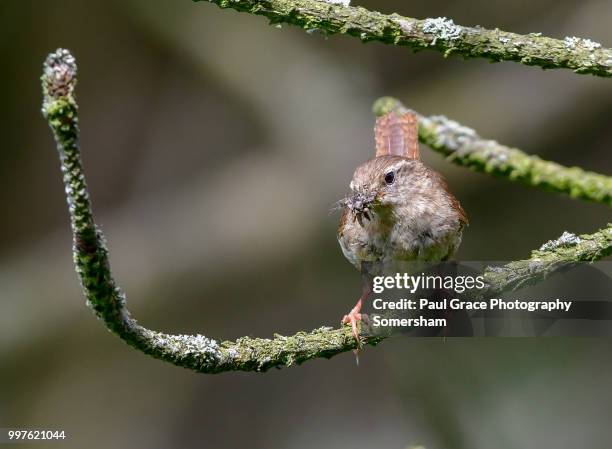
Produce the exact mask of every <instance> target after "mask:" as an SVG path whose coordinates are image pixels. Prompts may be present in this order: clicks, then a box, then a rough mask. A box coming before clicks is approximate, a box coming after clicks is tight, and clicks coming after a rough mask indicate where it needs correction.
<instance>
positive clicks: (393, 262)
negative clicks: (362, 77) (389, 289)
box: [338, 111, 468, 342]
mask: <svg viewBox="0 0 612 449" xmlns="http://www.w3.org/2000/svg"><path fill="white" fill-rule="evenodd" d="M375 137H376V156H375V157H374V158H373V159H370V160H369V161H366V162H364V163H363V164H361V165H360V166H359V167H357V169H356V170H355V173H354V175H353V179H352V181H351V183H350V189H351V194H350V195H349V196H348V197H346V198H344V199H342V200H340V201H339V202H338V204H339V206H341V207H342V215H341V217H340V225H339V228H338V242H339V243H340V247H341V248H342V252H343V253H344V257H346V258H347V259H348V260H349V262H351V263H352V264H353V265H354V266H355V267H356V268H357V269H358V270H359V271H360V272H361V273H362V276H363V278H364V281H365V282H364V289H363V294H362V295H361V297H360V298H359V300H358V301H357V304H356V305H355V307H353V309H352V310H351V311H350V312H349V313H348V314H347V315H345V316H344V318H343V319H342V323H343V324H347V323H350V324H351V326H352V330H353V335H354V336H355V339H356V340H357V342H359V331H358V323H359V322H360V321H362V319H365V318H366V317H365V315H363V314H362V313H361V307H362V304H363V302H364V301H365V299H367V297H368V296H369V294H370V292H371V285H370V283H371V277H372V276H375V275H380V274H383V273H392V272H397V271H398V268H399V267H402V264H405V263H406V262H412V261H419V262H440V261H445V260H447V259H449V258H451V257H452V256H453V254H454V253H455V251H456V250H457V248H458V247H459V244H460V243H461V234H462V231H463V228H464V227H465V226H466V225H467V223H468V220H467V216H466V214H465V212H464V211H463V209H462V208H461V205H460V204H459V202H458V201H457V199H456V198H455V197H454V196H453V195H452V194H451V193H450V192H449V191H448V186H447V184H446V182H445V181H444V179H443V178H442V177H441V176H440V175H439V174H438V173H436V172H435V171H433V170H431V169H430V168H428V167H426V166H425V165H423V163H422V162H421V161H420V153H419V143H418V122H417V117H416V114H415V113H414V112H412V111H409V112H405V113H402V114H398V113H395V112H390V113H388V114H386V115H384V116H382V117H379V118H378V119H377V120H376V127H375Z"/></svg>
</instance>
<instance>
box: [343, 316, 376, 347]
mask: <svg viewBox="0 0 612 449" xmlns="http://www.w3.org/2000/svg"><path fill="white" fill-rule="evenodd" d="M361 323H363V324H366V325H367V324H369V317H368V315H366V314H365V313H359V312H357V311H356V310H351V311H350V312H349V313H348V315H344V317H343V318H342V324H350V325H351V330H352V333H353V337H355V341H356V342H357V348H358V349H361V339H360V338H359V331H360V328H361Z"/></svg>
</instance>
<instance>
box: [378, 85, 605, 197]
mask: <svg viewBox="0 0 612 449" xmlns="http://www.w3.org/2000/svg"><path fill="white" fill-rule="evenodd" d="M372 109H373V112H374V114H375V115H383V114H385V113H387V112H389V111H403V110H407V108H406V107H405V106H404V105H403V104H402V103H401V102H400V101H399V100H397V99H395V98H392V97H383V98H379V99H378V100H376V102H374V106H373V108H372ZM417 116H418V119H419V140H420V141H421V142H423V143H424V144H426V145H428V146H429V147H431V148H432V149H433V150H435V151H437V152H438V153H441V154H443V155H444V156H446V158H447V159H448V160H449V161H451V162H453V163H454V164H457V165H462V166H464V167H469V168H471V169H473V170H475V171H479V172H485V173H489V174H491V175H495V176H500V177H504V178H507V179H509V180H511V181H517V182H520V183H522V184H525V185H528V186H531V187H538V188H541V189H544V190H548V191H552V192H558V193H564V194H567V195H569V196H571V197H573V198H580V199H584V200H589V201H597V202H599V203H604V204H607V205H608V206H612V177H609V176H605V175H601V174H598V173H593V172H589V171H586V170H583V169H581V168H579V167H564V166H563V165H560V164H557V163H556V162H550V161H545V160H542V159H540V158H539V157H537V156H530V155H528V154H525V153H523V152H522V151H521V150H518V149H516V148H510V147H507V146H504V145H501V144H500V143H497V142H496V141H494V140H487V139H483V138H482V137H480V136H479V135H478V133H476V131H474V130H473V129H471V128H468V127H467V126H463V125H461V124H459V123H457V122H455V121H453V120H450V119H448V118H446V117H444V116H442V115H433V116H430V117H427V116H423V115H420V114H418V113H417Z"/></svg>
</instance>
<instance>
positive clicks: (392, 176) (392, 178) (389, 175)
mask: <svg viewBox="0 0 612 449" xmlns="http://www.w3.org/2000/svg"><path fill="white" fill-rule="evenodd" d="M393 181H395V172H394V171H390V172H388V173H387V174H385V183H386V184H387V185H391V184H393Z"/></svg>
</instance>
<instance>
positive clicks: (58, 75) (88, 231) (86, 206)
mask: <svg viewBox="0 0 612 449" xmlns="http://www.w3.org/2000/svg"><path fill="white" fill-rule="evenodd" d="M76 71H77V68H76V64H75V60H74V58H73V57H72V56H71V55H70V53H69V52H68V51H66V50H61V49H60V50H57V51H56V52H55V53H52V54H51V55H49V57H48V58H47V60H46V62H45V65H44V72H43V76H42V86H43V95H44V100H43V107H42V111H43V115H44V116H45V117H46V119H47V121H48V123H49V126H50V127H51V130H52V131H53V134H54V136H55V141H56V143H57V149H58V152H59V157H60V163H61V169H62V173H63V175H64V176H63V179H64V185H65V191H66V196H67V200H68V212H69V215H70V223H71V226H72V234H73V256H74V263H75V266H76V271H77V274H78V276H79V280H80V282H81V286H82V288H83V292H84V294H85V297H86V299H87V303H88V305H89V306H90V307H91V308H92V309H93V310H94V312H95V313H96V315H97V316H98V317H99V318H100V319H101V320H102V321H104V323H105V325H106V327H107V328H108V329H109V330H110V331H111V332H113V333H115V334H116V335H117V336H119V337H120V338H121V339H123V340H124V341H125V342H127V343H128V344H129V345H131V346H133V347H134V348H136V349H138V350H139V351H142V352H144V353H145V354H149V355H151V356H153V357H156V358H158V359H161V360H165V361H167V362H170V363H173V364H175V365H178V366H182V367H185V368H190V369H193V370H195V371H198V372H202V373H220V372H224V371H260V372H261V371H266V370H268V369H269V368H272V367H284V366H291V365H295V364H301V363H302V362H305V361H307V360H310V359H314V358H322V357H323V358H330V357H332V356H334V355H336V354H339V353H342V352H346V351H350V350H352V349H355V347H356V342H355V339H354V338H353V336H352V334H351V329H350V326H344V327H343V328H340V329H333V328H331V327H321V328H319V329H315V330H313V331H311V332H298V333H297V334H295V335H292V336H282V335H275V336H274V338H272V339H267V338H250V337H242V338H239V339H237V340H236V341H224V342H221V343H219V342H217V341H215V340H213V339H211V338H208V337H205V336H204V335H171V334H166V333H162V332H157V331H153V330H149V329H146V328H144V327H143V326H141V325H139V324H138V323H137V322H136V320H134V319H133V318H132V317H131V316H130V313H129V312H128V310H127V308H126V299H125V295H124V293H123V292H122V291H121V289H120V288H119V287H118V286H117V285H116V283H115V281H114V279H113V276H112V273H111V270H110V265H109V260H108V250H107V247H106V243H105V239H104V236H103V235H102V232H101V231H100V229H99V228H98V227H97V226H96V224H95V222H94V219H93V213H92V209H91V202H90V200H89V194H88V191H87V185H86V182H85V174H84V172H83V167H82V164H81V157H80V148H79V128H78V115H77V113H78V107H77V103H76V99H75V95H74V89H75V85H76ZM581 239H582V240H580V241H578V240H576V239H575V240H574V241H572V244H571V245H566V243H565V242H564V243H563V244H562V245H561V244H553V243H551V244H550V245H549V246H547V248H548V250H547V251H543V252H536V253H534V255H533V256H532V258H531V259H529V260H527V261H519V262H513V263H512V264H509V265H507V266H505V267H501V268H499V267H498V268H495V269H491V270H489V271H487V273H485V280H487V281H488V282H489V284H490V286H491V289H495V288H497V287H500V288H503V287H508V286H513V285H517V282H518V281H517V280H520V281H521V282H522V283H526V282H529V281H530V280H532V279H537V278H538V277H541V276H544V275H548V274H550V273H552V272H554V271H555V270H557V269H559V268H560V267H562V266H565V265H567V264H572V263H575V262H576V261H579V260H596V259H599V258H601V257H604V256H605V255H608V254H610V251H611V250H612V228H611V227H608V228H607V229H604V230H601V231H599V232H596V233H595V234H592V235H586V236H581ZM525 266H527V267H528V268H529V270H528V271H525V270H524V267H525ZM384 338H385V336H384V335H379V336H372V335H363V336H361V342H362V344H364V345H375V344H377V343H379V342H380V341H382V340H383V339H384Z"/></svg>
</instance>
